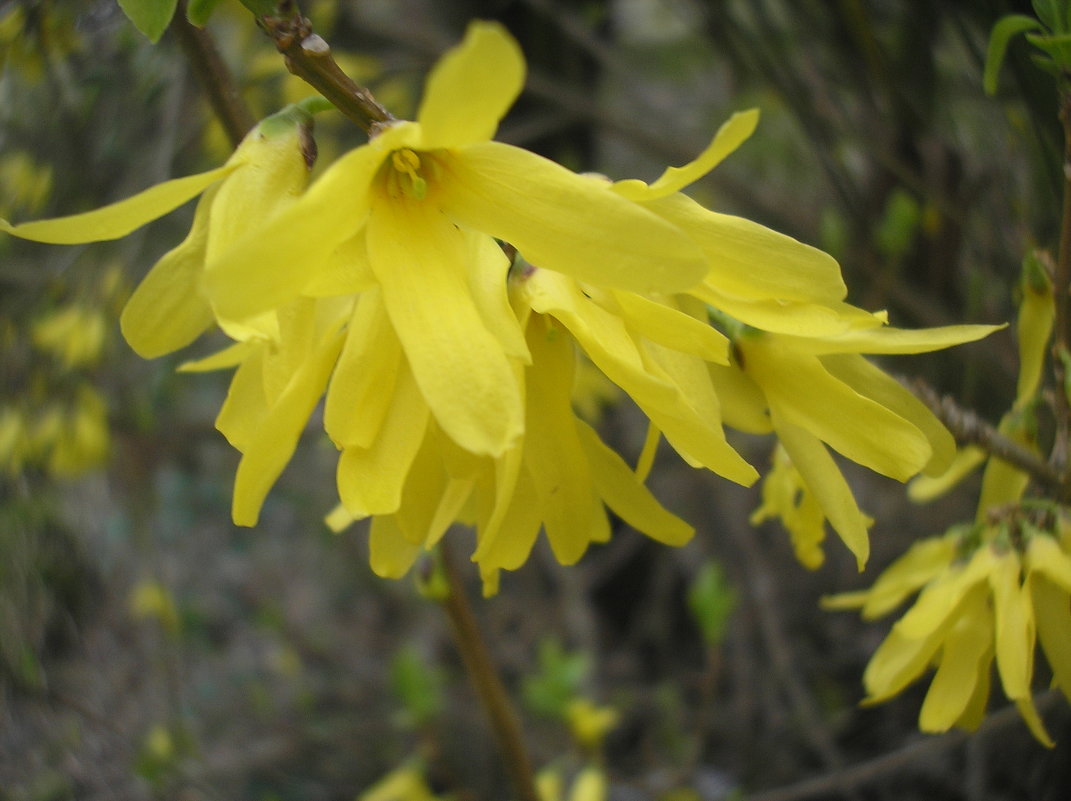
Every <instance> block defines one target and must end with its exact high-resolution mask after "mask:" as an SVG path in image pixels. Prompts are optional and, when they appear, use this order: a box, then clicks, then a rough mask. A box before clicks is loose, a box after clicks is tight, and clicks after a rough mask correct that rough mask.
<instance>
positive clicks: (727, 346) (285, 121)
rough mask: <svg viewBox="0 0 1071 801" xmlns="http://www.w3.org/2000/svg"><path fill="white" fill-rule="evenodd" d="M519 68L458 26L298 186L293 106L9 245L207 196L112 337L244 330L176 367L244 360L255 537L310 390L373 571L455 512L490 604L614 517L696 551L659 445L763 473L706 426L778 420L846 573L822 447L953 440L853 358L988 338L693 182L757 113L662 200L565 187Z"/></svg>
mask: <svg viewBox="0 0 1071 801" xmlns="http://www.w3.org/2000/svg"><path fill="white" fill-rule="evenodd" d="M524 69H525V68H524V62H523V59H522V57H521V55H520V52H519V49H518V47H517V45H516V43H515V42H514V41H513V40H512V39H511V38H510V37H509V36H508V35H507V34H505V32H504V31H503V30H502V29H501V27H499V26H497V25H493V24H487V23H476V24H474V25H472V26H471V27H470V28H469V31H468V33H467V35H466V37H465V40H464V41H463V42H462V44H461V45H460V46H459V47H457V48H455V49H454V50H452V51H450V52H449V53H447V54H446V56H444V57H443V59H441V60H440V62H439V63H438V64H437V65H436V67H435V68H434V69H433V71H432V73H431V76H430V77H429V79H428V82H427V86H426V90H425V94H424V98H423V101H422V103H421V105H420V108H419V111H418V114H417V119H416V120H415V121H411V122H410V121H403V122H394V123H390V124H385V125H382V126H380V127H379V129H378V130H377V131H376V132H375V135H374V136H373V138H372V139H371V141H370V142H369V143H368V144H367V145H364V146H362V147H359V148H356V149H355V150H353V151H351V152H349V153H348V154H346V155H344V156H343V157H341V158H340V159H338V160H337V161H336V162H335V163H334V164H332V165H331V166H330V167H328V168H327V169H326V170H325V171H324V172H323V174H322V175H321V176H320V177H319V178H318V179H317V180H316V181H315V182H313V183H312V184H311V186H309V187H307V188H306V185H305V182H306V178H307V174H308V165H307V159H306V158H305V157H306V155H307V154H308V153H309V152H311V148H309V147H307V143H306V141H305V137H306V135H307V121H308V117H307V114H305V113H304V112H303V111H302V109H294V110H290V111H287V112H283V113H281V114H280V115H276V117H273V118H269V119H268V120H265V121H264V122H262V123H261V124H260V126H258V128H257V129H255V130H254V131H253V132H251V134H250V135H249V136H248V137H247V138H246V140H245V141H244V142H243V143H242V144H241V145H240V146H239V148H238V149H237V150H236V151H235V153H234V155H233V156H232V157H231V158H230V159H229V160H228V162H227V163H226V164H225V165H224V166H223V167H221V168H219V169H217V170H213V171H210V172H207V173H203V174H201V175H197V176H190V177H188V178H183V179H177V180H175V181H168V182H165V183H164V184H161V185H159V186H157V187H153V188H152V189H149V190H146V191H145V192H143V193H141V194H140V195H137V196H135V197H134V198H130V199H128V200H126V201H122V202H120V203H116V204H113V205H112V206H109V207H106V208H104V209H100V210H97V211H95V212H87V213H86V214H81V215H75V216H73V217H69V218H62V219H59V220H50V221H41V222H36V223H26V224H24V225H19V226H12V225H10V224H9V223H7V222H6V221H0V230H5V231H7V232H9V233H12V234H14V235H17V236H22V237H25V238H29V239H36V240H38V241H46V242H57V243H62V242H81V241H91V240H94V239H109V238H114V237H117V236H122V235H123V234H124V233H126V232H128V231H130V230H132V229H133V228H135V227H137V226H138V225H142V224H144V223H145V222H147V221H148V220H150V219H153V218H155V217H158V216H160V215H161V214H163V213H165V212H166V211H169V210H170V209H172V208H174V207H175V206H177V205H178V204H180V203H182V202H184V201H185V200H186V199H189V198H191V197H193V196H194V195H196V194H198V193H201V192H203V195H202V197H201V200H200V202H199V203H198V206H197V210H196V211H195V214H194V221H193V225H192V227H191V230H190V233H189V235H188V236H187V238H186V240H185V241H184V242H183V243H182V244H180V245H179V246H178V247H176V248H175V249H174V250H172V251H171V252H170V253H168V254H166V255H165V256H164V257H163V258H162V259H161V260H160V261H159V262H158V263H157V264H156V266H155V267H153V269H152V270H151V271H150V273H149V274H148V275H147V276H146V278H145V280H144V281H143V282H142V284H141V285H140V286H139V287H138V289H137V291H136V292H135V293H134V295H133V297H132V298H131V300H130V303H129V304H128V305H127V308H126V309H125V310H124V313H123V318H122V327H123V332H124V334H125V335H126V337H127V339H128V341H130V343H131V345H132V346H133V347H134V348H135V350H137V351H138V352H139V353H141V354H142V355H145V356H155V355H160V354H163V353H167V352H170V351H172V350H175V349H176V348H179V347H181V346H183V345H185V344H187V343H189V342H190V341H192V340H193V339H194V338H195V337H196V336H197V335H199V334H200V333H201V332H202V331H203V330H204V329H205V328H206V327H208V326H209V325H210V324H211V323H212V322H213V320H214V321H215V322H216V323H217V324H218V325H219V326H220V327H221V328H222V329H223V331H224V332H225V333H226V334H227V335H228V336H229V337H230V338H231V339H232V340H234V344H233V345H231V346H229V347H228V348H226V349H225V350H223V351H221V352H220V353H217V354H215V355H213V356H209V357H207V358H205V359H201V360H199V361H197V362H194V363H192V364H188V365H186V368H187V369H191V370H207V369H218V368H232V367H236V368H237V369H236V370H235V373H234V376H233V379H232V381H231V386H230V390H229V392H228V396H227V400H226V401H225V403H224V405H223V408H222V410H221V412H220V414H219V417H218V419H217V427H218V428H219V429H220V430H221V431H222V432H223V433H224V434H225V436H226V437H227V439H228V440H229V441H230V442H231V444H232V445H234V447H235V448H237V449H238V450H239V451H240V452H241V453H242V459H241V463H240V465H239V468H238V474H237V478H236V482H235V492H234V506H233V516H234V520H235V522H236V523H239V524H243V525H253V524H255V523H256V521H257V517H258V515H259V512H260V508H261V505H262V503H263V500H264V498H265V496H266V494H267V492H268V490H269V489H270V487H271V485H272V484H273V483H274V481H275V480H276V478H277V477H278V476H279V474H280V473H281V471H282V470H283V468H284V466H285V465H286V464H287V462H288V461H289V459H290V458H291V456H292V454H293V452H294V448H295V446H296V444H297V441H298V438H299V436H300V434H301V432H302V431H303V429H304V428H305V426H306V424H307V421H308V419H309V417H310V414H311V412H312V410H313V408H314V407H315V406H316V404H317V403H318V402H319V399H320V398H321V396H325V401H324V428H325V430H326V432H327V434H328V436H329V437H330V439H331V440H332V442H333V443H334V444H335V445H336V446H337V447H338V448H339V450H340V456H339V461H338V471H337V485H338V490H339V496H340V500H341V502H342V503H341V507H340V508H339V509H338V510H336V511H335V512H334V513H332V515H331V516H330V522H331V524H332V525H333V526H335V527H338V526H342V525H345V524H346V523H347V522H349V521H352V520H354V519H360V518H371V561H372V566H373V568H374V569H375V571H376V572H377V573H380V574H382V575H387V576H397V575H401V574H402V573H404V572H405V571H406V570H408V568H409V567H410V566H411V564H412V563H413V561H414V560H415V559H416V558H417V556H418V555H419V553H420V552H421V550H423V549H425V548H430V547H433V546H434V545H435V543H436V542H437V541H438V540H439V538H441V537H442V536H443V535H444V534H445V532H446V531H447V529H448V528H449V527H450V526H451V525H452V524H453V523H455V522H462V523H465V524H468V525H471V526H473V527H475V529H476V536H477V546H476V552H475V554H474V559H475V560H476V561H477V562H479V565H480V569H481V574H482V575H483V577H484V581H485V589H486V590H487V591H489V592H490V591H493V590H494V589H495V587H496V584H497V577H498V572H499V570H501V569H514V568H516V567H518V566H520V565H521V564H522V563H523V562H524V561H525V559H527V557H528V554H529V552H530V551H531V548H532V545H533V543H534V542H535V540H536V538H537V536H538V534H539V531H540V530H543V531H544V532H545V533H546V535H547V538H548V540H549V542H550V545H551V548H552V550H553V552H554V554H555V556H556V557H557V558H558V559H559V561H561V562H562V563H565V564H569V563H572V562H575V561H576V560H577V559H579V558H580V557H581V555H582V554H583V553H584V552H585V550H586V549H587V547H588V546H589V544H590V543H592V542H600V541H605V540H606V539H608V538H609V536H610V523H609V519H608V516H607V509H610V510H613V511H614V512H615V513H616V514H617V515H619V516H620V517H621V518H622V519H623V520H624V521H625V522H627V523H628V524H630V525H632V526H633V527H635V528H636V529H638V530H640V531H642V532H644V533H646V534H648V535H649V536H651V537H653V538H655V539H657V540H659V541H662V542H666V543H670V544H682V543H683V542H685V541H687V539H688V538H689V537H690V536H691V534H692V528H691V527H690V526H689V525H687V524H686V523H684V522H683V521H682V520H680V519H679V518H677V517H676V516H674V515H673V514H671V513H670V512H669V511H667V510H666V509H665V508H664V507H663V506H662V505H661V504H660V503H659V502H658V500H657V499H656V498H655V497H654V495H653V494H651V492H650V491H649V490H648V489H647V488H646V487H645V486H644V479H645V477H646V474H647V470H648V469H649V467H650V461H651V459H652V458H653V452H654V447H655V446H656V445H657V442H658V439H659V437H661V436H665V438H666V440H667V441H668V442H669V443H670V444H671V445H672V446H673V447H674V449H675V450H677V452H678V453H679V454H680V455H681V456H682V458H684V459H685V460H686V461H687V462H688V463H689V464H691V465H693V466H697V467H706V468H708V469H710V470H712V471H714V472H716V473H718V474H719V475H721V476H724V477H726V478H728V479H730V480H732V481H735V482H737V483H740V484H743V485H750V484H751V483H753V482H754V481H755V480H756V479H757V478H758V473H757V472H756V471H755V469H754V468H753V467H752V466H751V465H750V464H748V463H747V462H746V461H745V460H744V459H743V458H742V457H741V456H740V455H739V454H738V453H737V452H736V450H734V448H733V447H732V446H731V445H730V444H729V442H728V441H727V439H726V436H725V432H724V430H723V420H724V421H725V422H727V423H729V424H730V425H734V426H736V427H739V428H741V429H743V430H754V431H761V432H768V431H771V430H775V431H776V432H777V434H778V437H779V438H780V439H781V441H782V444H783V445H784V447H785V450H786V451H787V453H788V454H789V455H790V456H791V458H792V461H793V464H795V466H796V468H797V469H798V471H799V475H800V477H801V480H802V481H805V482H806V484H807V487H808V491H809V492H810V493H811V494H812V495H813V496H814V498H815V499H817V503H818V506H819V507H820V509H821V515H822V516H824V517H826V518H829V520H830V521H831V523H832V525H833V528H834V529H835V530H836V531H837V532H838V533H839V534H840V535H841V537H842V538H844V539H845V541H846V542H847V543H848V545H849V547H850V548H851V549H852V551H853V552H854V553H855V554H856V556H857V558H858V559H859V560H860V563H861V562H862V561H863V560H864V559H865V558H866V552H867V541H866V519H865V518H864V516H863V515H862V513H861V512H859V510H858V508H857V507H856V506H855V503H854V500H853V499H852V497H851V493H850V490H849V489H848V486H847V484H846V482H845V481H844V479H843V478H842V477H841V476H840V473H839V471H838V470H837V468H836V466H835V464H834V463H833V461H832V457H831V456H830V454H829V453H828V452H827V451H826V445H828V446H830V447H832V448H834V449H835V450H837V451H839V452H841V453H842V454H844V455H845V456H847V457H848V458H852V459H855V460H856V461H859V462H861V463H862V464H865V465H867V466H869V467H872V468H874V469H876V470H878V471H879V472H883V473H885V474H887V475H892V476H894V477H896V478H899V479H901V480H903V479H906V478H907V477H909V476H911V475H913V474H914V473H916V472H918V471H919V470H923V469H927V470H928V469H934V467H935V465H939V464H942V463H943V462H945V461H947V457H948V456H950V445H949V443H950V439H949V438H948V435H947V432H945V431H944V429H943V428H941V426H940V425H939V424H938V423H937V421H936V420H935V419H934V418H933V417H932V415H930V414H929V413H928V412H926V411H925V410H924V409H923V408H922V407H921V405H920V404H918V403H917V402H915V401H913V399H911V397H910V396H909V395H908V394H907V393H906V391H905V390H902V389H900V388H899V387H898V385H896V384H895V382H893V381H892V379H890V378H889V377H888V376H886V375H885V374H884V373H881V372H880V371H879V370H878V369H877V368H875V367H873V366H871V365H870V364H869V363H868V362H866V361H865V360H863V358H862V356H861V355H859V354H862V353H908V352H920V351H923V350H930V349H933V348H936V347H946V346H948V345H952V344H956V343H958V342H965V341H969V340H971V339H976V338H978V337H981V336H984V335H985V334H986V333H988V332H989V331H990V330H992V329H991V328H989V327H983V326H960V327H954V328H949V329H934V330H933V331H924V332H902V331H896V330H895V329H884V328H882V325H883V323H884V319H883V317H882V316H881V315H873V314H869V313H867V312H864V311H862V310H860V309H857V308H855V307H853V306H850V305H848V304H847V303H845V302H844V298H845V295H846V291H847V290H846V288H845V286H844V282H843V280H842V279H841V275H840V269H839V267H838V265H837V263H836V262H835V261H834V260H833V259H832V258H831V257H829V256H828V255H826V254H824V253H822V252H821V251H818V250H816V249H814V248H811V247H808V246H807V245H804V244H801V243H800V242H797V241H795V240H793V239H791V238H789V237H787V236H784V235H781V234H778V233H776V232H773V231H770V230H769V229H767V228H764V227H762V226H760V225H757V224H755V223H752V222H750V221H748V220H743V219H741V218H738V217H733V216H730V215H724V214H718V213H716V212H712V211H708V210H707V209H704V208H703V207H701V206H700V205H699V204H697V203H695V202H694V201H693V200H691V199H690V198H688V197H687V196H685V195H683V194H681V190H682V189H684V188H685V187H686V186H688V185H689V184H690V183H692V182H694V181H695V180H696V179H698V178H699V177H701V176H703V175H705V174H706V173H707V172H709V171H710V170H711V169H713V168H714V167H715V166H716V165H717V164H718V163H719V162H720V161H721V160H722V159H724V158H725V157H726V156H727V155H728V154H729V153H730V152H732V150H734V149H735V148H736V147H737V146H738V145H739V144H740V143H741V142H742V141H743V140H744V139H746V138H747V136H749V135H750V134H751V132H752V130H753V129H754V127H755V124H756V122H757V119H758V115H757V112H744V113H742V114H737V115H734V116H733V117H732V118H731V119H730V120H729V121H728V122H727V123H726V124H725V125H724V126H723V127H722V128H721V130H719V131H718V133H717V135H716V136H715V137H714V139H713V140H712V142H711V143H710V145H709V146H708V147H707V148H706V149H705V150H704V151H703V153H701V154H700V156H699V157H698V158H696V159H695V160H694V161H693V162H691V163H690V164H687V165H685V166H683V167H672V168H669V169H667V170H666V171H665V173H664V174H663V175H662V176H661V177H660V178H659V179H658V180H656V181H654V182H653V183H651V184H645V183H643V182H640V181H621V182H618V183H611V182H609V181H606V180H602V179H599V178H595V177H593V176H587V175H577V174H574V173H572V172H570V171H568V170H566V169H565V168H563V167H560V166H558V165H556V164H554V163H552V162H550V161H547V160H546V159H543V158H541V157H538V156H536V155H533V154H531V153H528V152H527V151H524V150H522V149H520V148H517V147H513V146H510V145H506V144H502V143H498V142H494V141H491V137H492V136H493V135H494V133H495V131H496V129H497V126H498V123H499V120H500V119H501V118H502V116H503V115H504V114H505V112H506V111H507V109H508V108H509V106H510V105H511V103H512V102H513V100H514V99H515V98H516V96H517V94H518V93H519V92H520V90H521V87H522V84H523V81H524ZM507 252H509V253H515V254H517V255H516V257H515V258H513V259H512V260H511V258H509V257H508V256H507V255H506V253H507ZM711 316H713V317H714V319H715V321H716V322H718V323H719V325H720V328H721V330H719V327H716V326H712V325H711V324H710V318H711ZM726 321H728V323H726ZM579 352H583V354H585V355H586V357H587V358H588V359H590V361H591V362H592V364H594V365H595V366H596V367H597V368H598V369H599V370H601V371H602V372H603V373H604V374H605V375H606V376H607V377H608V378H609V379H610V380H611V381H612V382H613V383H615V384H616V385H618V386H619V387H620V388H621V389H622V390H623V391H624V392H625V393H626V394H628V395H629V396H630V398H631V399H632V400H633V401H634V402H635V403H636V404H637V406H639V408H640V409H641V410H642V411H643V412H644V413H645V414H646V415H647V416H648V417H649V418H650V420H651V432H650V435H649V436H648V444H647V447H646V448H645V450H644V453H643V455H641V459H640V465H639V466H638V467H637V468H636V469H632V468H630V467H629V466H628V465H626V464H625V462H624V461H623V460H622V459H621V457H620V456H618V455H617V454H616V453H615V452H614V451H613V450H611V449H610V448H609V447H607V446H606V445H605V444H604V443H603V442H602V440H601V439H600V438H599V436H598V434H597V433H596V432H595V431H594V430H593V429H592V428H591V427H590V426H589V425H587V424H586V423H584V422H583V421H581V420H580V419H579V418H578V417H577V416H576V414H575V412H574V409H573V403H572V400H573V396H574V390H575V384H576V381H575V370H576V364H575V362H576V359H577V356H578V353H579ZM812 518H813V519H814V521H817V522H813V521H812V523H811V524H810V525H811V529H812V532H811V533H810V534H809V535H808V536H811V537H813V529H814V526H815V525H819V526H820V525H821V518H820V517H819V516H817V515H814V514H812Z"/></svg>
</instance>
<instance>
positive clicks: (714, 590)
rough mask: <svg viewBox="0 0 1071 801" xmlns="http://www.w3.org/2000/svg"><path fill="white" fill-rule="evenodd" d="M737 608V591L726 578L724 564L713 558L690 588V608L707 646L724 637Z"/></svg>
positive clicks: (718, 642) (714, 644)
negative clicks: (722, 567) (722, 565)
mask: <svg viewBox="0 0 1071 801" xmlns="http://www.w3.org/2000/svg"><path fill="white" fill-rule="evenodd" d="M735 608H736V590H734V589H733V587H732V585H731V584H729V582H728V581H727V580H726V578H725V572H724V571H723V570H722V569H721V565H720V564H718V562H716V561H714V560H713V559H712V560H711V561H709V562H707V563H706V564H705V565H703V567H702V568H701V569H700V571H699V574H698V575H697V576H696V577H695V581H693V582H692V586H691V587H690V588H689V589H688V609H689V610H690V611H691V613H692V617H693V618H695V622H696V624H697V625H698V626H699V630H700V631H701V632H702V633H703V640H704V641H705V642H706V644H707V645H711V646H716V645H719V644H720V643H721V641H722V640H723V639H724V638H725V628H726V626H727V625H728V623H729V617H730V616H731V615H732V613H733V610H734V609H735Z"/></svg>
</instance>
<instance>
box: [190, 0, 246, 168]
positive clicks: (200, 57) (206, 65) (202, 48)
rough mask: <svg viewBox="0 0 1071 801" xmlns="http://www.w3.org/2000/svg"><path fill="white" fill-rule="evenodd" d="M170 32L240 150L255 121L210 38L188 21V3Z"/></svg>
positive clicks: (230, 137)
mask: <svg viewBox="0 0 1071 801" xmlns="http://www.w3.org/2000/svg"><path fill="white" fill-rule="evenodd" d="M171 33H172V34H173V35H174V37H175V38H176V39H177V40H178V43H179V46H181V47H182V50H183V52H185V54H186V61H187V63H189V65H190V68H191V69H192V70H193V72H194V74H195V75H196V76H197V81H198V83H200V84H201V88H202V89H204V92H205V94H206V95H207V96H208V102H209V103H211V105H212V110H213V111H214V112H215V114H216V117H217V118H218V119H219V121H220V123H221V124H222V125H223V128H224V130H225V131H226V132H227V138H229V139H230V140H231V144H232V145H234V146H235V147H237V146H238V143H239V142H241V141H242V139H243V138H244V137H245V135H246V134H247V133H248V132H249V130H250V129H251V128H252V127H253V126H254V125H255V124H256V121H255V120H254V119H253V113H252V112H251V111H250V110H249V107H248V106H247V105H246V104H245V101H244V100H242V97H241V95H240V94H239V93H238V86H237V84H236V83H235V82H234V78H233V76H232V75H231V72H230V70H229V69H227V65H226V63H224V61H223V57H222V56H220V54H219V50H218V49H217V48H216V43H215V42H214V41H213V40H212V37H211V35H210V34H209V33H208V31H206V30H202V29H201V28H198V27H196V26H194V25H191V24H190V22H189V21H188V20H187V19H186V0H180V2H179V5H178V8H177V9H176V10H175V16H174V17H173V18H172V19H171Z"/></svg>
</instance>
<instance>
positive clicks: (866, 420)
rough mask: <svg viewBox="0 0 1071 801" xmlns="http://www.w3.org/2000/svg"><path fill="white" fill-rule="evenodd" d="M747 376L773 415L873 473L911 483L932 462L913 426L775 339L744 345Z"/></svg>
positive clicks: (812, 358)
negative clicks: (766, 402) (757, 388)
mask: <svg viewBox="0 0 1071 801" xmlns="http://www.w3.org/2000/svg"><path fill="white" fill-rule="evenodd" d="M737 344H738V348H739V349H740V351H741V352H742V354H743V363H744V366H745V370H746V371H747V373H748V375H750V376H751V377H752V378H753V379H754V380H755V382H756V383H757V384H759V385H760V386H761V387H762V389H763V391H764V392H765V394H766V398H767V401H768V402H769V404H770V409H771V411H772V412H775V413H776V414H778V415H779V416H780V417H781V418H783V419H784V420H785V421H786V422H789V423H792V424H793V425H796V426H799V427H800V428H804V429H806V430H807V431H810V432H811V433H812V434H813V435H815V436H817V437H818V438H819V439H821V440H822V441H824V442H826V443H827V444H828V445H829V446H830V447H832V448H833V449H834V450H836V451H838V452H840V453H841V454H843V455H844V456H847V457H848V458H849V459H851V460H852V461H855V462H858V463H859V464H862V465H864V466H866V467H869V468H870V469H871V470H874V471H876V472H878V473H881V474H883V475H886V476H889V477H891V478H895V479H897V480H899V481H906V480H907V479H909V478H910V477H911V476H913V475H914V474H915V473H917V472H919V470H921V469H922V468H923V467H924V466H925V465H926V464H927V462H929V460H930V456H931V454H932V448H931V446H930V443H929V441H928V440H927V439H926V436H925V434H923V432H922V431H920V430H919V428H918V427H917V426H916V425H914V424H913V423H912V422H910V421H908V420H905V419H904V418H903V417H901V416H899V415H898V414H896V413H894V412H892V411H890V410H889V409H886V408H885V407H884V406H882V405H881V404H879V403H877V402H875V401H873V400H871V399H870V398H867V397H864V396H862V395H860V394H859V393H858V392H856V391H855V390H854V389H852V388H851V387H850V386H848V385H847V384H845V383H844V382H843V381H840V380H839V379H837V378H836V377H834V376H833V375H831V374H830V373H829V372H828V371H827V370H826V368H825V367H824V366H823V365H822V364H821V362H820V361H819V360H818V358H817V357H815V356H809V355H807V354H804V353H797V352H795V351H794V350H793V349H790V348H789V347H787V346H785V347H781V346H780V344H779V342H778V340H777V339H776V338H774V337H768V338H767V337H762V338H757V339H742V340H740V341H739V342H738V343H737Z"/></svg>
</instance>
